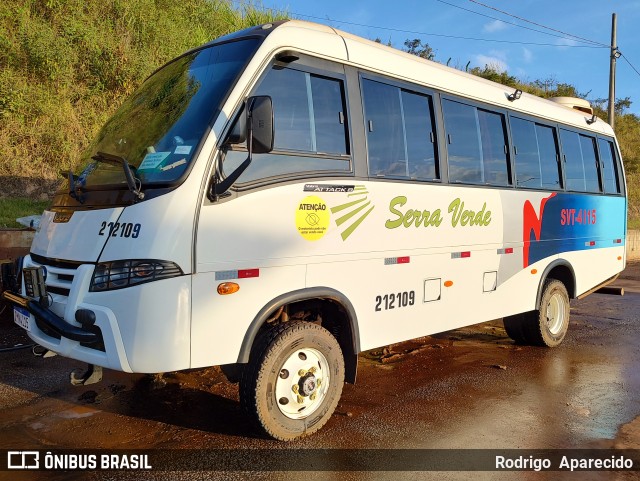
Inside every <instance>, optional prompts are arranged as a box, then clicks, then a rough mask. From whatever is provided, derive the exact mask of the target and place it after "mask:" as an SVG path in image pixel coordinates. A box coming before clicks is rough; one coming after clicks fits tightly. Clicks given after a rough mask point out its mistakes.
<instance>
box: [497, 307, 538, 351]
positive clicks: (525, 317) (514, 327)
mask: <svg viewBox="0 0 640 481" xmlns="http://www.w3.org/2000/svg"><path fill="white" fill-rule="evenodd" d="M536 314H537V311H530V312H523V313H521V314H516V315H514V316H508V317H505V318H504V319H503V320H502V322H503V324H504V330H505V331H507V335H508V336H509V337H510V338H511V339H513V340H514V341H515V342H516V344H521V345H527V344H529V341H528V340H527V337H526V334H525V330H524V326H525V325H526V324H528V323H532V322H535V316H536Z"/></svg>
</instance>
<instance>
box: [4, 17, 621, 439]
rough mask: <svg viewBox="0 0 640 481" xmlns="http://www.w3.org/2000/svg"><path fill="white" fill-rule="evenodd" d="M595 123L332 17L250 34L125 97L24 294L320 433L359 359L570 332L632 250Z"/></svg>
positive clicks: (267, 420) (21, 313)
mask: <svg viewBox="0 0 640 481" xmlns="http://www.w3.org/2000/svg"><path fill="white" fill-rule="evenodd" d="M594 120H595V118H593V117H592V116H591V115H590V114H587V113H585V112H583V111H578V110H572V109H570V108H567V107H566V106H562V105H558V104H556V103H553V102H551V101H548V100H543V99H539V98H536V97H534V96H531V95H527V94H523V93H522V92H520V91H515V92H514V91H513V89H511V88H509V87H505V86H503V85H499V84H496V83H492V82H489V81H486V80H483V79H480V78H476V77H474V76H471V75H468V74H466V73H464V72H460V71H458V70H454V69H451V68H448V67H445V66H443V65H440V64H437V63H434V62H429V61H426V60H423V59H420V58H417V57H415V56H412V55H409V54H406V53H403V52H400V51H397V50H394V49H392V48H388V47H385V46H383V45H380V44H376V43H374V42H370V41H368V40H365V39H362V38H358V37H355V36H353V35H350V34H347V33H344V32H340V31H336V30H334V29H333V28H330V27H327V26H323V25H317V24H313V23H307V22H301V21H284V22H278V23H274V24H268V25H263V26H259V27H255V28H250V29H247V30H243V31H240V32H237V33H234V34H231V35H227V36H224V37H221V38H219V39H217V40H215V41H213V42H211V43H209V44H207V45H204V46H202V47H200V48H197V49H194V50H192V51H190V52H187V53H185V54H184V55H182V56H180V57H178V58H177V59H175V60H173V61H171V62H169V63H168V64H166V65H165V66H163V67H162V68H160V69H158V70H157V71H156V72H155V73H153V74H152V75H151V76H150V77H149V78H148V79H147V80H146V81H145V82H144V84H143V85H142V86H141V87H140V88H139V90H138V91H137V92H136V93H134V94H133V95H132V96H131V97H130V98H129V99H128V100H126V101H125V102H124V103H123V104H122V105H121V107H120V108H119V109H118V110H117V112H116V113H115V115H114V116H113V117H112V118H111V119H110V120H109V121H108V122H107V124H106V125H105V126H104V128H103V129H102V130H101V132H100V133H99V135H98V138H97V139H96V140H95V142H94V144H93V146H92V152H91V157H90V158H87V159H86V164H85V165H84V166H83V168H82V170H80V171H79V172H78V175H73V174H71V173H70V174H69V179H68V186H67V185H66V184H65V187H64V188H63V189H62V190H60V191H59V192H58V193H57V195H56V197H55V199H54V201H53V204H52V206H51V208H50V209H49V210H47V211H45V212H44V214H43V217H42V221H41V224H40V227H39V230H38V232H37V234H36V237H35V240H34V242H33V246H32V248H31V253H30V255H29V256H27V257H26V258H25V259H24V262H23V276H22V277H23V282H22V292H21V293H15V292H14V293H8V294H6V295H5V297H7V298H8V299H9V300H11V301H12V302H13V303H14V305H15V320H16V322H17V323H19V324H20V325H22V326H23V327H24V328H25V329H26V330H27V331H28V334H29V336H30V337H31V339H33V340H34V341H35V342H36V343H38V344H40V345H41V346H43V347H44V348H46V349H48V350H51V351H53V352H55V353H58V354H60V355H62V356H67V357H70V358H74V359H78V360H81V361H84V362H86V363H89V364H90V365H94V366H103V367H106V368H110V369H117V370H121V371H126V372H136V373H158V372H167V371H176V370H181V369H193V368H200V367H205V366H214V365H220V366H222V368H223V371H224V372H225V374H227V376H228V377H229V379H230V380H232V381H238V382H239V383H240V397H241V403H242V405H243V406H244V407H245V408H246V410H247V412H248V413H249V415H250V416H251V417H252V418H253V419H254V420H255V421H256V423H257V425H258V426H260V427H261V428H262V429H263V430H264V431H265V432H266V433H267V434H268V435H270V436H272V437H273V438H277V439H281V440H289V439H293V438H296V437H299V436H301V435H305V434H310V433H313V432H314V431H316V430H318V429H320V427H322V426H323V425H324V424H325V423H326V421H327V420H328V419H329V417H330V416H331V414H332V412H333V411H334V408H335V406H336V404H337V403H338V399H339V397H340V394H341V391H342V386H343V383H344V382H345V381H346V382H351V383H353V382H355V378H356V365H357V356H358V353H360V352H362V351H364V350H369V349H372V348H375V347H379V346H382V345H387V344H390V343H395V342H399V341H403V340H407V339H411V338H416V337H420V336H425V335H428V334H432V333H438V332H442V331H446V330H450V329H454V328H458V327H461V326H466V325H471V324H476V323H481V322H485V321H488V320H493V319H499V318H503V317H504V318H505V321H504V322H505V328H506V330H507V333H508V334H509V335H510V336H511V337H512V338H513V339H514V340H515V341H516V342H518V343H526V344H535V345H541V346H550V347H552V346H556V345H558V344H560V343H561V342H562V340H563V337H564V336H565V333H566V332H567V327H568V323H569V300H570V299H573V298H577V297H581V296H583V295H585V294H587V293H589V292H590V291H592V290H594V289H596V288H598V287H599V286H602V285H604V284H606V283H608V282H609V281H610V280H611V279H612V278H613V277H614V276H616V275H617V273H619V272H620V271H622V270H623V268H624V266H625V261H626V259H625V235H626V195H625V182H624V172H623V167H622V161H621V157H620V152H619V149H618V146H617V143H616V139H615V136H614V133H613V131H612V129H611V128H610V127H609V125H607V124H606V123H605V122H602V121H594ZM43 280H44V281H43ZM212 415H215V414H212Z"/></svg>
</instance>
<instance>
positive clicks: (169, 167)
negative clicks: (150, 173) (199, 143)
mask: <svg viewBox="0 0 640 481" xmlns="http://www.w3.org/2000/svg"><path fill="white" fill-rule="evenodd" d="M186 163H187V159H180V160H178V161H176V162H174V163H173V164H169V165H165V166H164V167H161V168H160V170H161V171H163V172H164V171H165V170H171V169H175V168H176V167H180V166H181V165H184V164H186Z"/></svg>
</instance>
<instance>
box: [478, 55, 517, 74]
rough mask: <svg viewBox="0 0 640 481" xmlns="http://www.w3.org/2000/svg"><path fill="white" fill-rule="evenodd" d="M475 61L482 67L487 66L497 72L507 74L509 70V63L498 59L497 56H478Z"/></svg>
mask: <svg viewBox="0 0 640 481" xmlns="http://www.w3.org/2000/svg"><path fill="white" fill-rule="evenodd" d="M475 61H476V63H477V64H478V65H479V66H480V67H484V66H485V65H487V66H489V67H491V68H493V69H494V70H496V71H497V72H506V71H508V70H509V66H508V65H507V62H506V61H505V60H504V59H502V58H498V57H496V56H493V57H492V56H489V55H476V56H475Z"/></svg>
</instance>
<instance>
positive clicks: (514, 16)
mask: <svg viewBox="0 0 640 481" xmlns="http://www.w3.org/2000/svg"><path fill="white" fill-rule="evenodd" d="M469 1H470V2H472V3H475V4H477V5H480V6H481V7H485V8H488V9H490V10H495V11H496V12H499V13H502V14H503V15H507V16H509V17H512V18H516V19H518V20H521V21H523V22H527V23H530V24H532V25H535V26H537V27H542V28H546V29H547V30H551V31H552V32H557V33H561V34H562V35H566V36H568V37H573V38H575V39H578V40H582V41H584V42H590V43H594V44H597V45H600V46H602V47H607V48H610V47H611V46H610V45H607V44H604V43H602V42H597V41H595V40H590V39H588V38H584V37H579V36H577V35H573V34H571V33H567V32H563V31H562V30H557V29H555V28H552V27H547V26H546V25H543V24H541V23H536V22H533V21H531V20H527V19H526V18H522V17H518V16H517V15H514V14H512V13H509V12H505V11H504V10H500V9H498V8H495V7H492V6H491V5H487V4H484V3H482V2H479V1H478V0H469Z"/></svg>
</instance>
